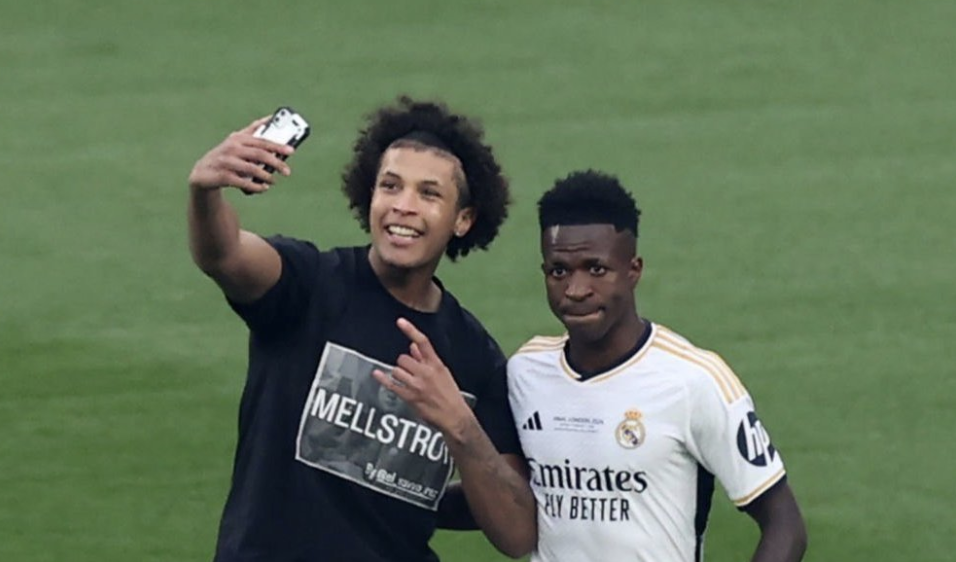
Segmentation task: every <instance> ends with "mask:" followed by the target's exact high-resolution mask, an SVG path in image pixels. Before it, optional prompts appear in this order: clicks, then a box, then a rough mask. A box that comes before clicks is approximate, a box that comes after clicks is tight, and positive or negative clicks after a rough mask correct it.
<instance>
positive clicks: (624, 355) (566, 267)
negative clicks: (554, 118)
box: [508, 170, 807, 562]
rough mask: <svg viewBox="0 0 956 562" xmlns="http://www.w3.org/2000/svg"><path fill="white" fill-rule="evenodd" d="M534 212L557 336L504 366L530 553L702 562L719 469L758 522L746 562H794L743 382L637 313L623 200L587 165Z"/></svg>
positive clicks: (795, 514)
mask: <svg viewBox="0 0 956 562" xmlns="http://www.w3.org/2000/svg"><path fill="white" fill-rule="evenodd" d="M538 210H539V219H540V224H541V253H542V256H543V259H544V263H543V264H542V269H543V272H544V276H545V285H546V288H547V297H548V303H549V304H550V307H551V310H552V312H553V313H554V314H555V316H557V317H558V319H560V320H561V322H562V324H564V326H565V328H566V329H567V334H565V335H564V336H561V337H536V338H533V339H531V340H530V341H529V342H527V343H526V344H525V345H524V346H523V347H522V348H521V349H519V350H518V352H517V353H515V355H514V356H512V358H511V359H510V360H509V363H508V389H509V399H510V401H511V405H512V408H513V411H514V415H515V419H516V421H517V424H518V426H519V428H520V430H519V433H520V438H521V444H522V448H523V449H524V453H525V455H526V456H527V460H528V465H529V468H530V471H531V483H532V487H533V489H534V493H535V498H536V500H537V503H538V530H539V540H538V547H537V550H536V551H535V553H534V554H533V556H532V561H534V562H557V561H560V562H585V561H588V562H595V561H608V560H615V561H616V560H641V561H646V562H689V561H698V560H701V559H702V557H703V539H704V531H705V528H706V524H707V515H708V512H709V510H710V502H711V498H712V494H713V489H714V478H715V477H716V479H717V480H719V481H720V483H721V484H722V485H723V487H724V489H725V490H726V491H727V493H728V495H729V496H730V498H731V500H733V502H734V503H735V504H736V505H737V506H738V508H739V509H741V510H742V511H744V512H746V513H747V514H748V515H750V516H751V517H752V518H753V519H754V520H755V521H756V522H757V524H758V525H759V527H760V541H759V543H758V544H757V546H756V548H755V551H754V553H753V557H752V560H754V561H762V562H770V561H772V562H789V561H797V560H800V559H802V557H803V553H804V551H805V550H806V545H807V534H806V528H805V525H804V522H803V517H802V516H801V514H800V510H799V507H798V506H797V502H796V500H795V498H794V495H793V493H792V491H791V489H790V487H789V485H788V483H787V477H786V472H785V470H784V465H783V460H782V459H781V456H780V453H779V452H778V451H776V450H775V449H774V447H773V445H772V444H771V442H770V438H769V436H768V434H767V432H766V430H765V429H764V428H763V426H762V425H761V424H760V421H759V419H758V417H757V415H756V411H755V408H754V403H753V400H752V399H751V397H750V395H749V394H748V393H747V390H746V388H744V386H743V385H742V384H741V383H740V380H738V379H737V377H736V375H735V374H734V372H733V371H732V370H731V369H730V367H728V366H727V364H726V363H724V361H723V360H722V359H721V358H720V356H718V355H717V354H715V353H712V352H710V351H707V350H704V349H700V348H698V347H696V346H694V345H693V344H692V343H690V342H689V341H687V340H686V339H685V338H683V337H681V336H680V335H678V334H676V333H674V332H672V331H671V330H669V329H668V328H666V327H664V326H662V325H660V324H657V323H654V322H650V321H649V320H646V319H644V318H642V317H641V316H640V315H639V314H638V312H637V310H636V308H635V297H634V291H635V288H636V286H637V283H638V281H639V280H640V278H641V272H642V269H643V260H642V259H641V257H640V256H639V255H638V254H637V235H638V221H639V216H640V210H639V209H638V208H637V205H636V203H635V201H634V199H633V197H632V196H631V195H630V194H629V193H628V192H627V191H626V190H624V188H623V187H622V186H621V185H620V183H619V182H618V180H617V178H615V177H613V176H609V175H606V174H603V173H600V172H595V171H592V170H588V171H585V172H576V173H572V174H571V175H569V176H568V177H567V178H565V179H563V180H560V181H558V182H557V183H556V184H555V186H554V187H553V188H552V189H551V190H550V191H548V192H547V193H545V194H544V196H543V197H542V198H541V200H540V201H539V202H538Z"/></svg>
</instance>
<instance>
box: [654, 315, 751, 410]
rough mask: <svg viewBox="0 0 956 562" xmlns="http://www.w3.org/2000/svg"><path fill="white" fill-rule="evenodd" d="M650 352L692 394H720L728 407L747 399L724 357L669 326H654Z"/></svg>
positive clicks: (744, 390)
mask: <svg viewBox="0 0 956 562" xmlns="http://www.w3.org/2000/svg"><path fill="white" fill-rule="evenodd" d="M650 349H651V351H653V352H654V359H653V360H654V361H655V362H656V363H658V364H659V365H660V367H661V368H662V369H666V370H667V371H668V374H669V375H672V376H677V377H680V378H681V379H683V382H684V384H685V385H686V386H687V387H688V388H689V390H690V391H691V392H692V393H696V392H701V391H705V392H708V393H712V392H713V391H716V392H717V393H718V394H719V396H720V397H721V399H722V400H723V401H724V402H725V403H726V404H728V405H729V404H732V403H734V402H736V401H738V400H740V399H741V398H744V397H746V396H747V390H746V388H744V386H743V384H742V383H741V382H740V379H738V378H737V375H736V374H735V373H734V371H733V369H731V368H730V366H729V365H728V364H727V362H726V361H724V359H723V358H722V357H721V356H720V355H718V354H717V353H714V352H713V351H711V350H709V349H704V348H701V347H698V346H696V345H694V344H693V343H691V342H690V341H689V340H688V339H687V338H685V337H684V336H682V335H680V334H678V333H677V332H674V331H673V330H671V329H670V328H668V327H667V326H663V325H661V324H657V323H655V324H654V332H653V334H652V335H651V342H650Z"/></svg>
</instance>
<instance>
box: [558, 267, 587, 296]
mask: <svg viewBox="0 0 956 562" xmlns="http://www.w3.org/2000/svg"><path fill="white" fill-rule="evenodd" d="M591 293H592V290H591V284H590V283H589V280H588V275H587V274H586V273H579V272H572V273H571V275H569V276H568V284H567V286H565V288H564V296H565V297H567V298H569V299H571V300H573V301H583V300H584V299H586V298H588V297H589V296H591Z"/></svg>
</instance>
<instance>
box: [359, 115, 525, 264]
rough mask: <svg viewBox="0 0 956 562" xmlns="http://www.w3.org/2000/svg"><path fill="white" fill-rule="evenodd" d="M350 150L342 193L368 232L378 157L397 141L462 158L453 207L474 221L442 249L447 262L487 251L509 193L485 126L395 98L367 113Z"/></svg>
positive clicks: (501, 221)
mask: <svg viewBox="0 0 956 562" xmlns="http://www.w3.org/2000/svg"><path fill="white" fill-rule="evenodd" d="M367 119H368V121H367V125H366V127H365V128H364V129H362V130H361V131H360V132H359V137H358V139H357V140H356V141H355V145H354V146H353V148H352V161H351V162H349V163H348V165H346V167H345V171H344V172H343V173H342V180H343V185H342V191H343V192H344V193H345V195H346V197H348V200H349V208H350V209H351V210H352V214H354V215H355V218H356V219H358V221H359V224H360V225H361V226H362V228H363V229H364V230H365V231H366V232H369V228H370V225H369V208H370V207H371V204H372V192H373V190H374V187H375V180H376V177H377V176H378V172H379V166H380V165H381V160H382V155H383V154H384V153H385V151H386V150H388V149H389V147H391V146H394V145H395V143H396V141H401V142H402V143H403V144H410V145H413V146H415V145H418V146H430V147H434V148H437V149H439V150H444V151H446V152H449V153H451V154H453V155H454V156H455V157H457V158H458V160H459V161H460V162H461V165H462V169H463V171H464V176H465V177H464V178H456V183H458V184H459V185H458V192H459V197H458V208H459V209H461V208H464V207H471V208H473V209H474V211H475V221H474V224H473V225H472V227H471V229H470V230H469V231H468V232H467V233H466V234H465V235H464V236H462V237H460V238H458V237H453V238H452V239H451V240H450V241H449V242H448V247H447V248H446V249H445V255H447V256H448V257H449V258H450V259H451V260H452V261H454V260H455V259H457V258H458V257H459V256H465V255H468V253H469V252H470V251H471V250H473V249H475V248H478V249H481V250H484V249H487V248H488V245H489V244H491V242H492V241H493V240H494V239H495V237H497V236H498V231H499V229H500V228H501V225H502V223H504V221H505V219H506V218H507V217H508V205H509V204H510V203H511V196H510V193H509V189H508V180H507V178H505V177H504V175H503V174H502V173H501V167H500V166H499V164H498V162H497V160H496V159H495V155H494V153H493V151H492V148H491V146H489V145H487V144H484V142H483V137H484V130H483V129H482V127H481V125H480V124H479V123H478V122H476V121H475V120H473V119H470V118H468V117H465V116H464V115H460V114H456V113H452V112H451V111H450V110H449V109H448V107H447V106H446V105H445V104H444V103H441V102H437V101H416V100H413V99H411V98H410V97H408V96H400V97H399V98H398V100H397V103H396V104H395V105H390V106H385V107H382V108H380V109H379V110H377V111H375V112H374V113H371V114H370V115H369V116H368V118H367Z"/></svg>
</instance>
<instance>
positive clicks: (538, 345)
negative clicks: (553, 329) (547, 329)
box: [515, 335, 568, 355]
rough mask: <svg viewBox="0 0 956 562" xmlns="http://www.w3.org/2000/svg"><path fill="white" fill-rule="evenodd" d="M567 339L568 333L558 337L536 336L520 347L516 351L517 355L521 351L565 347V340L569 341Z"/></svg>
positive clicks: (528, 351) (530, 351)
mask: <svg viewBox="0 0 956 562" xmlns="http://www.w3.org/2000/svg"><path fill="white" fill-rule="evenodd" d="M567 339H568V337H567V335H564V336H557V337H551V336H535V337H533V338H531V339H530V340H528V341H527V342H525V343H524V344H523V345H522V346H521V347H519V348H518V351H516V352H515V355H517V354H519V353H533V352H535V351H554V350H556V349H561V348H562V347H564V342H565V341H567Z"/></svg>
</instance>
